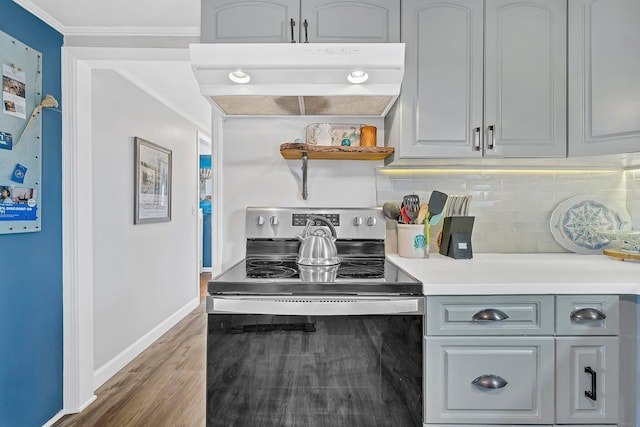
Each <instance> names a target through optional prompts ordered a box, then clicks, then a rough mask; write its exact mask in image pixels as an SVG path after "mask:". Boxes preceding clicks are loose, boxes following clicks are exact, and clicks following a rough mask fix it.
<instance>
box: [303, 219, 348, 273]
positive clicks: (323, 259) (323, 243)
mask: <svg viewBox="0 0 640 427" xmlns="http://www.w3.org/2000/svg"><path fill="white" fill-rule="evenodd" d="M314 221H320V222H322V223H324V224H325V225H326V226H327V227H329V230H331V235H328V234H327V231H326V230H325V229H324V228H317V229H316V230H314V231H313V233H311V234H309V228H310V227H311V225H312V224H313V223H314ZM296 237H297V238H298V240H300V242H301V243H300V249H299V250H298V259H297V260H296V262H297V263H298V264H301V265H335V264H339V263H340V259H339V258H338V249H337V248H336V243H335V242H336V229H335V227H334V226H333V224H331V221H329V220H328V219H326V218H325V217H323V216H319V215H309V218H308V219H307V225H306V226H305V228H304V230H303V231H302V233H301V234H298V235H296Z"/></svg>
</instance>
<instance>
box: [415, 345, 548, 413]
mask: <svg viewBox="0 0 640 427" xmlns="http://www.w3.org/2000/svg"><path fill="white" fill-rule="evenodd" d="M553 348H554V342H553V338H552V337H455V338H452V337H427V338H426V349H427V351H426V358H427V359H426V386H425V392H424V396H425V419H426V422H427V423H446V422H450V423H471V422H475V423H483V424H490V425H496V424H552V423H553V406H554V387H553V375H554V362H553V361H554V351H553Z"/></svg>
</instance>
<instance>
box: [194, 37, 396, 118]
mask: <svg viewBox="0 0 640 427" xmlns="http://www.w3.org/2000/svg"><path fill="white" fill-rule="evenodd" d="M189 51H190V55H191V66H192V68H193V72H194V74H195V76H196V80H197V81H198V83H199V85H200V92H201V93H202V94H203V95H205V96H206V97H208V98H209V99H210V100H211V102H212V103H213V104H214V105H216V106H218V108H220V110H221V111H222V112H223V113H224V114H226V115H229V116H238V115H240V116H265V115H277V116H282V115H284V116H290V115H321V116H381V117H382V116H385V115H386V114H387V112H388V111H389V109H390V108H391V106H392V105H393V103H394V102H395V100H396V99H397V97H398V95H399V94H400V85H401V83H402V77H403V75H404V43H357V44H327V43H308V44H297V43H296V44H286V43H260V44H221V43H207V44H191V45H190V46H189ZM232 80H235V82H234V81H232Z"/></svg>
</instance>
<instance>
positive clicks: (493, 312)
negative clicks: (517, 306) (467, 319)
mask: <svg viewBox="0 0 640 427" xmlns="http://www.w3.org/2000/svg"><path fill="white" fill-rule="evenodd" d="M508 318H509V316H507V314H506V313H505V312H504V311H501V310H498V309H496V308H487V309H485V310H480V311H479V312H477V313H476V314H474V315H473V321H474V322H487V321H489V322H499V321H502V320H506V319H508Z"/></svg>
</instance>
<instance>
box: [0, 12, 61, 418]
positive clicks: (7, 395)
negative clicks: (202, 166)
mask: <svg viewBox="0 0 640 427" xmlns="http://www.w3.org/2000/svg"><path fill="white" fill-rule="evenodd" d="M0 30H1V31H3V32H5V33H7V34H9V35H10V36H12V37H14V38H16V39H17V40H19V41H20V42H22V43H24V44H26V45H28V46H30V47H32V48H33V49H36V50H38V51H40V52H42V55H43V77H42V90H43V95H44V94H51V95H53V97H54V98H56V99H57V100H58V102H59V103H60V108H62V104H61V98H62V93H61V61H60V48H61V47H62V44H63V37H62V35H61V34H60V33H58V32H57V31H56V30H54V29H52V28H51V27H49V26H48V25H46V24H44V23H43V22H42V21H40V20H39V19H38V18H36V17H34V16H33V15H31V14H30V13H29V12H27V11H26V10H24V9H23V8H22V7H20V6H18V5H17V4H15V3H14V2H12V1H11V0H0ZM0 120H1V117H0ZM42 143H43V147H42V224H41V225H42V231H40V232H38V233H23V234H1V235H0V251H1V253H2V256H1V257H0V260H1V265H2V273H1V274H0V426H10V427H14V426H15V427H31V426H42V425H43V424H44V423H46V422H47V421H49V420H50V419H51V418H52V417H53V416H55V415H56V414H57V413H58V412H59V411H60V410H61V409H62V364H63V362H62V194H61V193H62V171H61V170H62V114H61V113H60V111H59V110H57V109H44V110H43V111H42Z"/></svg>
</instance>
